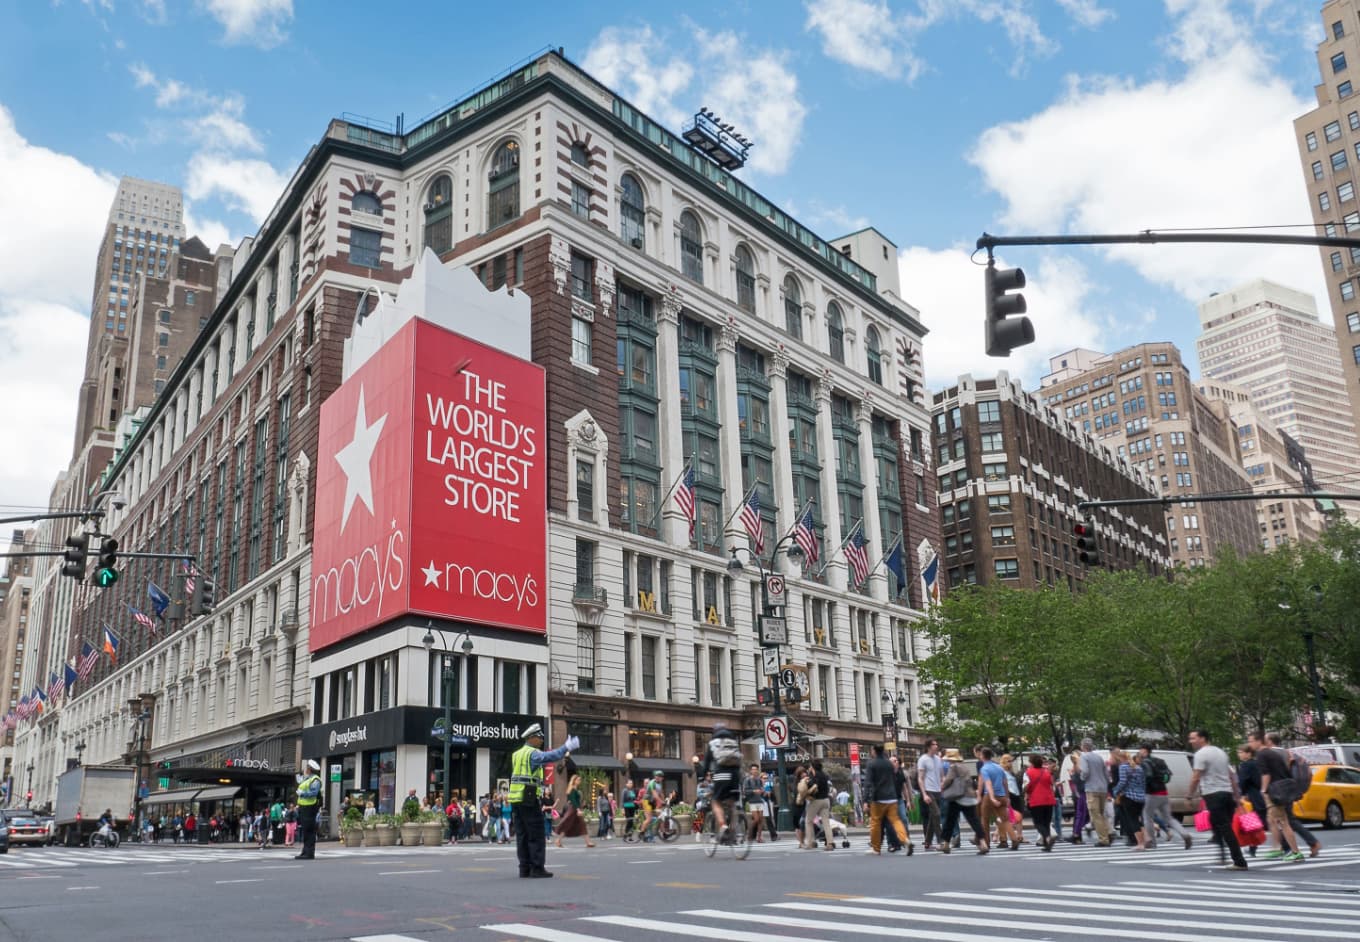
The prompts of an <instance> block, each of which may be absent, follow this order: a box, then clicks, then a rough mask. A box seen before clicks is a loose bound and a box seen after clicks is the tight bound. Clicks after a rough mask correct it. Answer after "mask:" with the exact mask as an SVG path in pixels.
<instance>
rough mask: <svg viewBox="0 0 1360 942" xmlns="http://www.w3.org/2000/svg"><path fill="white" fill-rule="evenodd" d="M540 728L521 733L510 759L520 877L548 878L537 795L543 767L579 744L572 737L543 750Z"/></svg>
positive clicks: (541, 811) (516, 850)
mask: <svg viewBox="0 0 1360 942" xmlns="http://www.w3.org/2000/svg"><path fill="white" fill-rule="evenodd" d="M542 745H543V727H541V726H540V725H539V724H537V723H534V724H532V725H530V726H529V728H528V729H526V730H525V731H524V745H523V746H521V747H520V748H519V749H517V750H516V751H515V752H514V754H513V755H512V756H511V757H510V793H509V794H508V795H507V796H506V797H507V798H508V799H509V802H508V803H509V806H510V809H511V814H512V815H513V816H514V819H515V856H516V858H517V860H518V861H519V875H520V876H521V877H530V878H536V877H551V876H552V872H551V871H549V870H548V869H547V868H546V867H545V866H544V864H545V863H546V857H547V840H546V838H545V837H544V835H543V807H542V805H541V804H539V798H538V793H539V790H540V789H541V788H542V787H543V768H544V766H547V765H550V764H552V763H554V762H558V761H560V760H561V759H563V758H565V757H566V756H567V755H568V754H569V753H570V751H571V750H573V749H575V748H577V747H578V746H579V745H580V742H579V741H578V740H577V738H576V737H575V736H568V737H567V741H566V742H565V743H563V744H562V745H561V746H559V747H558V748H556V749H551V750H548V751H546V752H545V751H544V750H543V749H541V748H540V747H541V746H542Z"/></svg>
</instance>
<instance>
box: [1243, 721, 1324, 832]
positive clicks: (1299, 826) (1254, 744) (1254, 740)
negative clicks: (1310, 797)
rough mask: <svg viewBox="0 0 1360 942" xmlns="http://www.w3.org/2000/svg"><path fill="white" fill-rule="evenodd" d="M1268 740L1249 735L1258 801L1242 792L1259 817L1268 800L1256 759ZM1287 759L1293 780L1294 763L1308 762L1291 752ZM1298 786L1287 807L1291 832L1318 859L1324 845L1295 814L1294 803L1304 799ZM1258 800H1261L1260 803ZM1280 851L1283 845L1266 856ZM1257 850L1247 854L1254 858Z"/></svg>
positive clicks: (1286, 753) (1277, 740)
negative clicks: (1262, 791) (1263, 793)
mask: <svg viewBox="0 0 1360 942" xmlns="http://www.w3.org/2000/svg"><path fill="white" fill-rule="evenodd" d="M1268 738H1269V737H1268V736H1267V737H1262V735H1261V734H1260V733H1257V732H1253V733H1249V734H1248V735H1247V748H1248V749H1250V750H1251V754H1252V757H1253V760H1254V761H1253V763H1252V765H1253V768H1254V769H1255V773H1256V774H1255V784H1256V788H1255V794H1256V799H1253V798H1252V797H1251V795H1250V794H1249V793H1248V792H1247V790H1246V789H1245V788H1244V789H1243V790H1242V797H1243V798H1245V799H1247V800H1248V801H1251V802H1252V805H1251V807H1252V809H1253V810H1254V811H1255V812H1256V813H1257V815H1261V814H1263V813H1264V812H1265V809H1266V804H1267V800H1266V798H1265V796H1264V795H1262V793H1261V790H1262V785H1261V769H1260V762H1259V760H1256V757H1257V756H1259V755H1260V752H1261V750H1263V749H1266V748H1268V747H1269V744H1268V742H1267V739H1268ZM1275 743H1276V745H1277V746H1278V744H1279V736H1278V734H1277V735H1276V738H1275ZM1285 758H1286V762H1287V763H1288V764H1289V768H1290V772H1291V778H1292V772H1293V763H1294V762H1295V761H1303V762H1304V763H1305V765H1306V764H1307V762H1306V760H1296V759H1295V757H1294V756H1293V754H1291V753H1289V752H1287V751H1286V752H1285ZM1309 774H1311V773H1309ZM1238 784H1239V786H1240V785H1241V771H1240V769H1239V773H1238ZM1297 784H1298V783H1297V782H1295V789H1294V793H1295V794H1294V800H1293V801H1291V802H1289V804H1288V805H1287V814H1288V817H1289V827H1290V830H1292V831H1293V832H1294V836H1295V837H1296V838H1298V839H1301V840H1302V841H1303V842H1304V843H1305V844H1307V845H1308V853H1309V856H1310V857H1316V856H1317V855H1318V854H1320V853H1322V845H1321V844H1320V843H1319V842H1318V839H1317V837H1316V835H1314V834H1313V832H1312V831H1311V830H1310V829H1309V828H1306V827H1304V825H1303V822H1301V821H1300V820H1299V819H1298V817H1297V816H1296V815H1295V814H1294V802H1296V801H1298V800H1299V799H1300V798H1302V797H1303V796H1302V794H1300V793H1299V791H1298V788H1297ZM1258 800H1259V803H1258ZM1261 820H1262V822H1264V821H1265V820H1266V819H1265V818H1262V819H1261ZM1280 849H1281V845H1280V844H1278V843H1277V844H1276V845H1275V846H1274V847H1272V848H1271V849H1270V850H1269V851H1267V854H1266V855H1265V856H1269V855H1271V854H1274V852H1275V851H1277V850H1280ZM1255 850H1256V848H1255V847H1250V848H1248V849H1247V852H1248V853H1250V854H1251V855H1252V856H1253V857H1254V856H1256V855H1255V853H1254V851H1255Z"/></svg>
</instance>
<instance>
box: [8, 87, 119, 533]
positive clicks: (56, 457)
mask: <svg viewBox="0 0 1360 942" xmlns="http://www.w3.org/2000/svg"><path fill="white" fill-rule="evenodd" d="M0 175H2V176H3V177H4V178H5V179H8V180H22V181H24V185H23V186H12V187H5V188H4V189H3V190H0V214H2V215H3V216H4V217H5V218H6V219H13V220H23V225H22V226H17V225H16V226H9V227H5V228H3V229H0V258H4V259H5V276H4V278H3V279H0V397H4V398H3V399H0V401H4V402H10V403H21V404H22V407H20V408H12V409H9V410H7V411H6V414H5V418H4V421H3V424H2V425H0V428H3V433H4V440H5V441H7V442H10V443H11V444H12V445H13V446H14V447H11V448H10V449H9V452H8V454H7V455H6V459H5V461H4V462H0V499H2V500H4V501H6V502H8V503H12V504H16V505H22V506H46V505H47V499H48V495H49V492H50V490H51V486H52V482H53V480H54V479H55V477H56V474H57V472H58V471H60V470H61V469H62V468H64V467H66V463H67V461H68V460H69V459H70V456H71V442H72V435H73V434H74V429H75V409H76V391H77V390H78V388H79V386H80V378H81V373H82V370H83V369H84V363H85V342H86V338H87V337H88V334H89V319H88V317H86V316H85V314H84V312H86V311H88V309H89V305H90V292H91V290H92V288H93V285H94V265H95V257H96V255H97V251H98V247H99V241H100V239H101V238H102V237H103V232H104V225H105V223H106V221H107V218H108V208H109V204H110V203H111V202H112V201H113V195H114V192H115V191H116V189H117V185H118V181H117V180H116V179H115V178H114V177H112V176H110V175H109V174H106V173H101V172H99V171H97V170H95V169H93V168H91V167H88V166H86V165H84V164H82V163H81V162H80V161H78V160H76V159H75V158H73V157H70V156H67V155H65V154H59V153H56V152H54V151H51V150H48V149H47V148H44V147H37V146H34V145H33V144H31V143H30V142H29V141H27V140H25V139H24V137H23V136H22V135H21V134H20V133H19V131H18V129H17V128H16V126H15V123H14V119H13V117H12V115H11V113H10V112H9V111H8V110H7V109H6V108H5V107H4V106H3V105H0ZM54 246H55V247H56V249H54V248H53V247H54Z"/></svg>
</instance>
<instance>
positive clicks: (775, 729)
mask: <svg viewBox="0 0 1360 942" xmlns="http://www.w3.org/2000/svg"><path fill="white" fill-rule="evenodd" d="M788 744H789V721H788V720H787V719H785V718H784V717H782V716H767V717H766V718H765V748H766V749H783V748H784V747H785V746H787V745H788Z"/></svg>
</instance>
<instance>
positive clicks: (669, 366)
mask: <svg viewBox="0 0 1360 942" xmlns="http://www.w3.org/2000/svg"><path fill="white" fill-rule="evenodd" d="M679 334H680V291H679V288H678V287H677V286H675V285H668V286H667V287H666V290H665V291H664V292H663V294H662V296H661V303H660V304H659V305H658V308H657V312H656V393H657V398H658V400H659V401H658V403H657V416H656V421H657V426H658V428H657V437H658V439H659V440H660V448H661V484H660V488H659V493H658V495H657V499H658V500H660V501H662V505H661V507H660V508H659V509H660V511H661V524H660V528H659V530H660V532H659V533H658V536H659V537H660V538H661V541H662V542H664V543H669V544H670V545H672V546H689V521H687V520H686V519H685V518H684V514H682V513H681V512H680V509H679V508H678V507H676V505H675V501H674V500H672V499H671V498H670V496H669V495H668V494H667V492H666V490H667V488H669V487H670V486H671V485H672V484H674V483H675V479H676V477H677V476H678V475H679V474H680V472H681V471H682V470H683V469H684V467H685V461H686V460H687V459H688V456H687V455H686V454H685V448H684V435H683V433H682V431H681V426H680V422H681V415H680V336H679ZM696 513H697V510H696Z"/></svg>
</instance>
